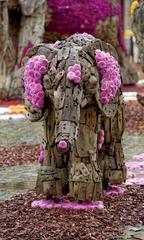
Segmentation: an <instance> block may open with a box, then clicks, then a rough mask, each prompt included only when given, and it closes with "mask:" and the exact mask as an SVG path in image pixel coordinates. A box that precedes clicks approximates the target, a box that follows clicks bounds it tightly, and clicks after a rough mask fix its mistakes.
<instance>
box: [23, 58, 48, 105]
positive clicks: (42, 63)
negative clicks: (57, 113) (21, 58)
mask: <svg viewBox="0 0 144 240" xmlns="http://www.w3.org/2000/svg"><path fill="white" fill-rule="evenodd" d="M47 65H48V60H47V59H46V57H45V56H44V55H38V56H34V57H32V58H30V59H29V60H28V62H27V64H26V66H25V71H24V87H25V95H26V97H27V98H28V100H29V101H30V102H31V103H32V105H33V107H37V108H42V107H43V106H44V91H43V86H42V77H43V75H44V74H45V73H46V71H47Z"/></svg>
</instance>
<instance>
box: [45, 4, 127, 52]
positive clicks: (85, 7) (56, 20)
mask: <svg viewBox="0 0 144 240" xmlns="http://www.w3.org/2000/svg"><path fill="white" fill-rule="evenodd" d="M47 2H48V7H49V8H50V9H51V10H52V19H51V21H50V23H49V25H48V28H47V29H46V31H47V33H50V34H51V33H54V34H55V33H60V34H62V35H71V34H74V33H76V32H79V33H83V32H87V33H89V34H91V35H93V36H96V26H97V23H98V21H100V20H102V21H104V20H106V18H107V17H113V16H118V19H119V23H118V24H119V26H118V40H119V44H120V46H121V48H122V49H123V51H124V52H127V50H126V46H125V42H124V37H123V26H122V7H121V1H120V0H119V1H117V2H118V3H117V4H115V5H112V3H111V1H108V0H91V1H89V2H88V1H87V0H84V1H77V0H73V1H70V0H48V1H47Z"/></svg>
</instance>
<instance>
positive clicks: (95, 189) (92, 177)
mask: <svg viewBox="0 0 144 240" xmlns="http://www.w3.org/2000/svg"><path fill="white" fill-rule="evenodd" d="M68 196H69V197H70V198H72V199H74V200H79V201H86V200H88V201H91V200H96V199H100V198H101V196H102V181H101V172H100V170H99V168H98V166H97V163H96V154H92V155H91V156H89V157H86V158H80V157H76V158H75V161H73V163H72V165H71V167H70V173H69V194H68Z"/></svg>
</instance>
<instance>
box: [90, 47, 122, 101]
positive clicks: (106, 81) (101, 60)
mask: <svg viewBox="0 0 144 240" xmlns="http://www.w3.org/2000/svg"><path fill="white" fill-rule="evenodd" d="M95 60H96V63H97V67H98V68H99V69H100V73H101V75H102V79H101V83H100V84H101V87H100V100H101V103H102V104H107V103H109V102H110V101H111V100H112V99H113V98H114V97H115V95H116V92H117V90H118V88H119V87H120V85H121V78H120V68H119V64H118V62H117V61H116V60H115V58H114V57H113V56H111V55H110V54H109V53H105V52H103V51H101V50H99V49H97V50H96V51H95Z"/></svg>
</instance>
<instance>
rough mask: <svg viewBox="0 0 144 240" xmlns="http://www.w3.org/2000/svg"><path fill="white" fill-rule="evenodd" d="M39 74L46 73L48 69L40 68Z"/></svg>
mask: <svg viewBox="0 0 144 240" xmlns="http://www.w3.org/2000/svg"><path fill="white" fill-rule="evenodd" d="M39 72H40V73H41V74H44V73H46V67H44V66H42V67H40V69H39Z"/></svg>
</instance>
